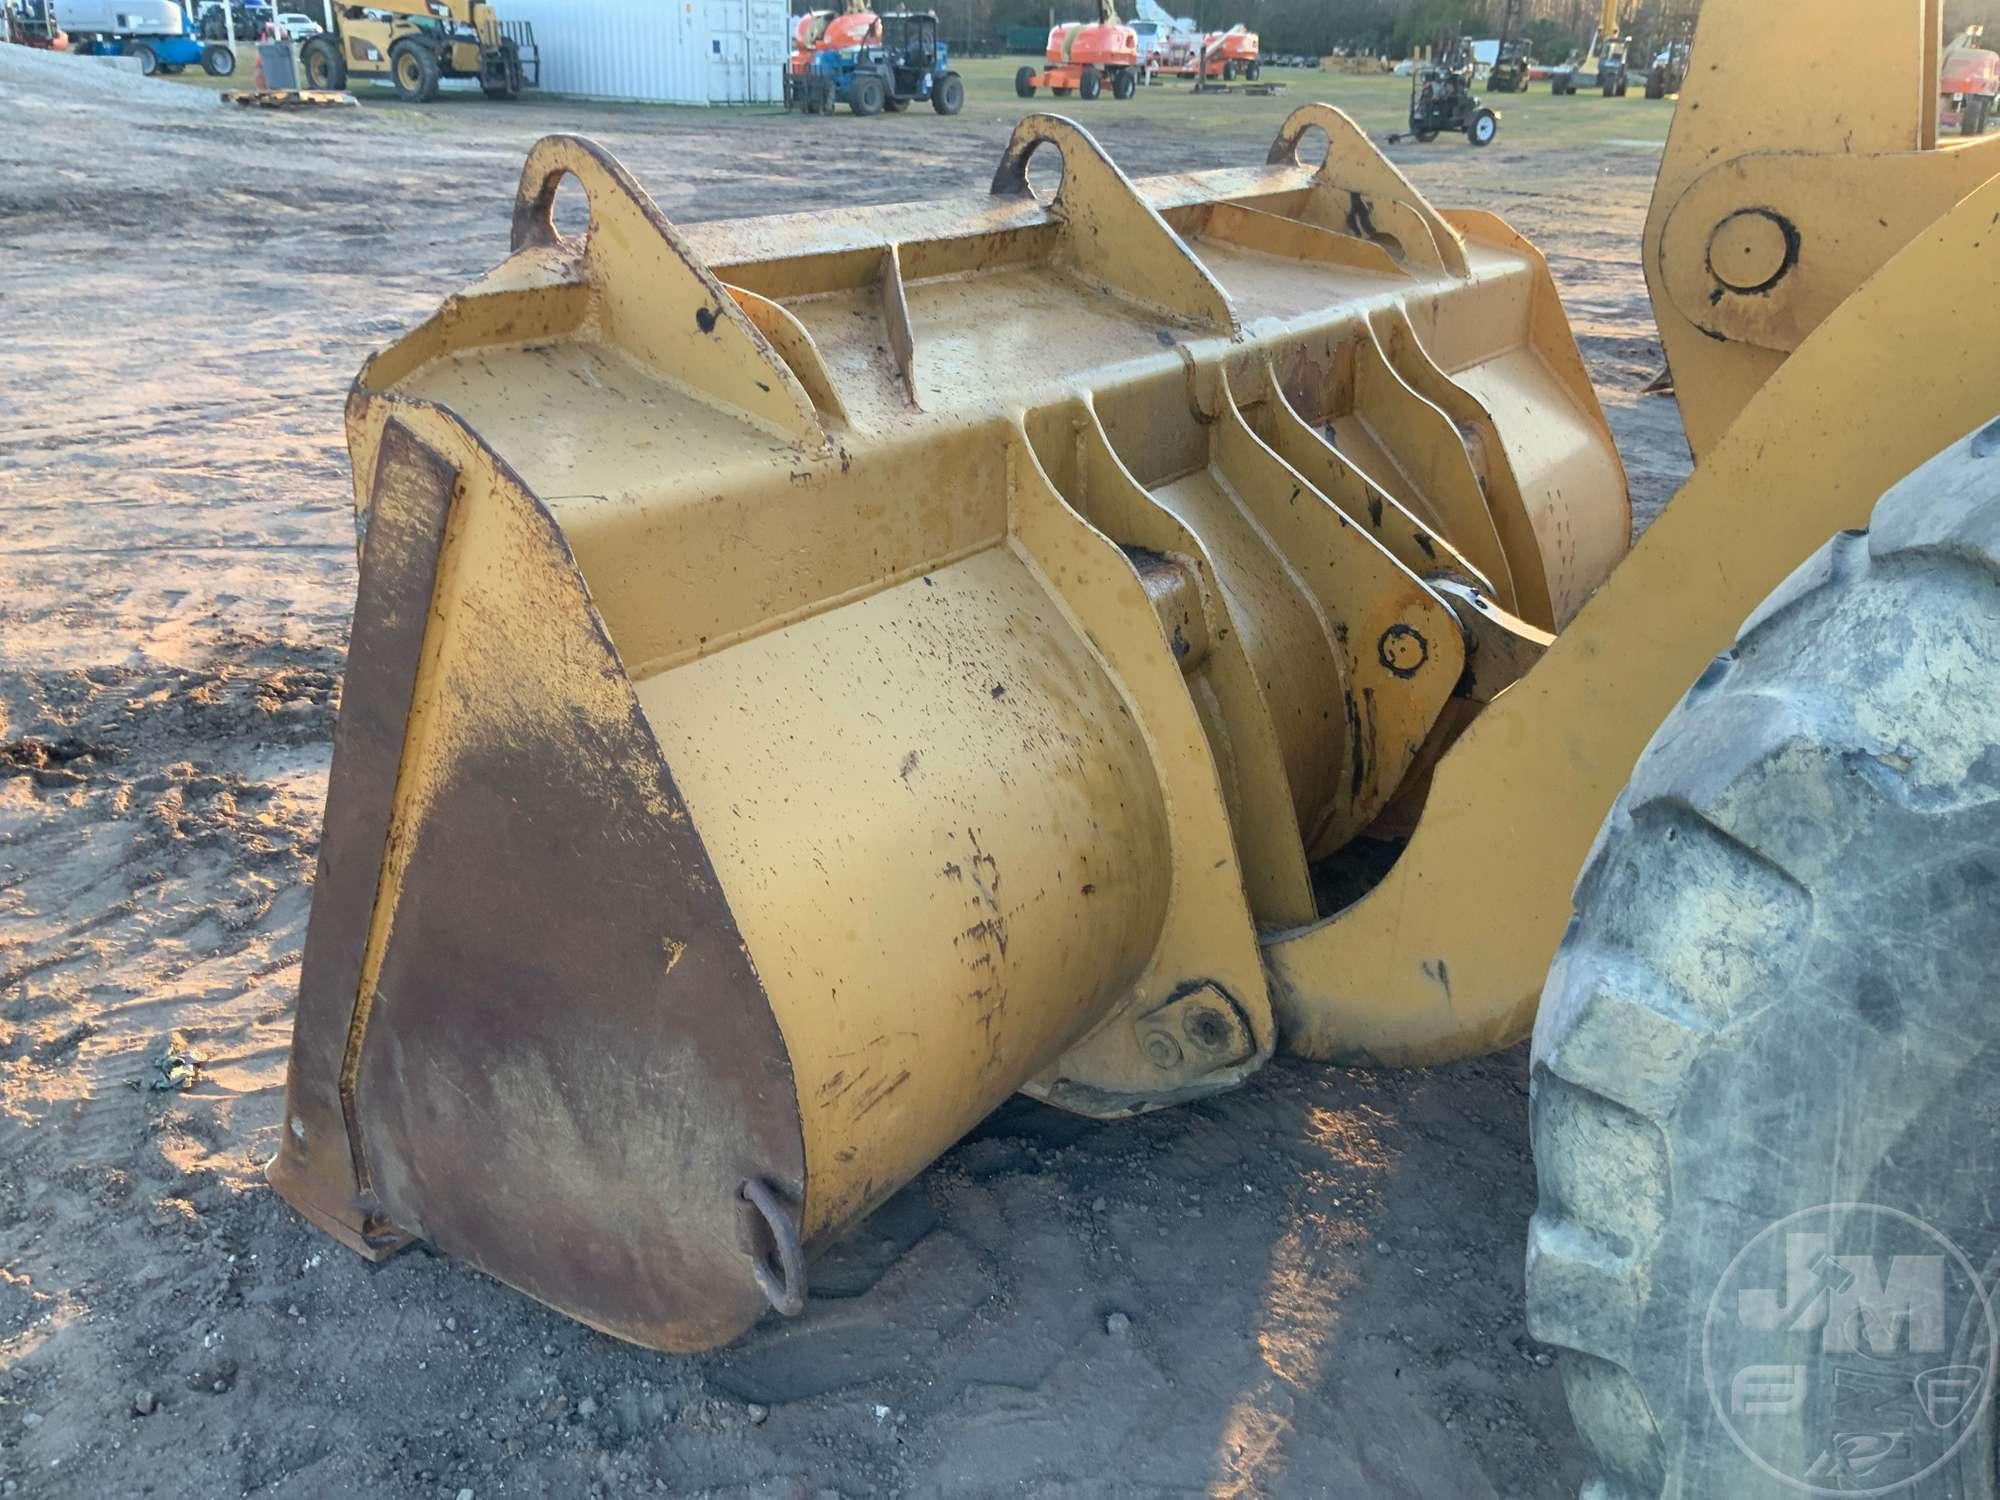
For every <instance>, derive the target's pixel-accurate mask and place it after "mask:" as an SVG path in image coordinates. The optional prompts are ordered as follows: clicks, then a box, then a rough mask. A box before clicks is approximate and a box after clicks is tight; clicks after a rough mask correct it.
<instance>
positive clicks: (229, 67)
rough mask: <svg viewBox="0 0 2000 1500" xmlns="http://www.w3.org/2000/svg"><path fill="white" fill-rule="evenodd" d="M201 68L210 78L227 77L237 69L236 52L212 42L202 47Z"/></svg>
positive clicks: (222, 44) (220, 43) (221, 44)
mask: <svg viewBox="0 0 2000 1500" xmlns="http://www.w3.org/2000/svg"><path fill="white" fill-rule="evenodd" d="M201 70H202V72H204V73H206V74H207V75H208V76H209V77H210V78H227V77H229V76H230V75H231V74H233V73H234V72H235V71H236V54H235V53H234V52H231V51H230V50H229V48H228V46H227V45H225V44H224V43H222V42H210V43H208V44H207V45H206V46H204V47H203V48H202V49H201ZM341 81H342V83H343V85H344V84H345V82H346V80H345V79H344V78H343V79H342V80H341Z"/></svg>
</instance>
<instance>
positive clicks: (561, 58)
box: [496, 0, 789, 104]
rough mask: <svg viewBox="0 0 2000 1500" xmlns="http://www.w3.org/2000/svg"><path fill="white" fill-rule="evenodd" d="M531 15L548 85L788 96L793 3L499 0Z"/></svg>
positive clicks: (514, 13) (691, 99) (668, 99)
mask: <svg viewBox="0 0 2000 1500" xmlns="http://www.w3.org/2000/svg"><path fill="white" fill-rule="evenodd" d="M496 9H497V10H498V11H499V13H500V16H501V18H502V19H503V20H507V21H531V22H533V23H534V27H535V42H536V45H538V46H539V47H540V48H541V52H542V87H543V88H544V89H546V90H548V91H549V92H551V93H558V94H581V95H583V96H584V97H585V98H590V99H635V100H643V101H646V102H648V103H653V104H775V103H777V102H779V101H780V100H782V99H783V98H784V70H785V47H786V36H787V32H786V24H787V21H788V19H789V13H788V6H787V0H496Z"/></svg>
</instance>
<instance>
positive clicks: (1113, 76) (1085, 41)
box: [1014, 0, 1139, 99]
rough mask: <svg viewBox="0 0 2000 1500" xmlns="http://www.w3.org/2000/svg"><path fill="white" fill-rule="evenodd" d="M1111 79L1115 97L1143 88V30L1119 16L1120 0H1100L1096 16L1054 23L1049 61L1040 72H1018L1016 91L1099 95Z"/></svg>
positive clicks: (1023, 94) (1026, 94)
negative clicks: (1095, 17) (1141, 86)
mask: <svg viewBox="0 0 2000 1500" xmlns="http://www.w3.org/2000/svg"><path fill="white" fill-rule="evenodd" d="M1106 84H1109V85H1110V86H1111V97H1112V98H1114V99H1130V98H1131V97H1132V96H1133V95H1134V94H1135V93H1137V92H1138V91H1139V33H1138V32H1136V31H1134V30H1133V29H1132V28H1131V27H1130V26H1127V25H1125V24H1124V23H1123V22H1122V21H1120V20H1119V19H1118V5H1117V0H1097V20H1096V21H1095V22H1083V21H1065V22H1064V23H1063V24H1062V25H1060V26H1055V27H1052V28H1050V30H1049V50H1048V66H1047V67H1045V68H1043V69H1042V71H1041V72H1039V73H1037V72H1036V71H1035V70H1034V69H1033V68H1031V67H1023V68H1022V69H1021V71H1020V72H1018V73H1016V74H1015V75H1014V92H1015V93H1017V94H1019V95H1020V96H1021V97H1022V98H1023V99H1032V98H1034V97H1035V90H1036V89H1038V88H1044V89H1047V90H1048V91H1049V92H1050V93H1052V94H1056V95H1066V94H1069V93H1071V92H1074V93H1075V94H1076V95H1077V96H1078V97H1079V98H1083V99H1095V98H1096V97H1097V96H1098V95H1099V94H1101V93H1102V92H1104V87H1105V85H1106Z"/></svg>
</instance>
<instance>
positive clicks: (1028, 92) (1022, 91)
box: [1014, 68, 1035, 99]
mask: <svg viewBox="0 0 2000 1500" xmlns="http://www.w3.org/2000/svg"><path fill="white" fill-rule="evenodd" d="M1014 92H1015V93H1017V94H1019V95H1020V96H1021V97H1022V98H1023V99H1032V98H1034V97H1035V70H1034V69H1033V68H1022V69H1021V70H1020V71H1019V72H1017V73H1015V75H1014Z"/></svg>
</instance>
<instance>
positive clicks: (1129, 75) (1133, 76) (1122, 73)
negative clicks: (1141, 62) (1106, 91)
mask: <svg viewBox="0 0 2000 1500" xmlns="http://www.w3.org/2000/svg"><path fill="white" fill-rule="evenodd" d="M1138 92H1139V70H1138V69H1137V68H1120V69H1119V70H1118V71H1117V72H1116V73H1114V74H1112V75H1111V97H1112V98H1114V99H1130V98H1131V97H1132V96H1133V95H1134V94H1136V93H1138Z"/></svg>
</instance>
